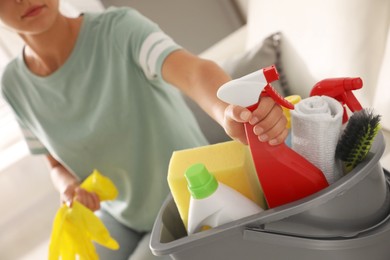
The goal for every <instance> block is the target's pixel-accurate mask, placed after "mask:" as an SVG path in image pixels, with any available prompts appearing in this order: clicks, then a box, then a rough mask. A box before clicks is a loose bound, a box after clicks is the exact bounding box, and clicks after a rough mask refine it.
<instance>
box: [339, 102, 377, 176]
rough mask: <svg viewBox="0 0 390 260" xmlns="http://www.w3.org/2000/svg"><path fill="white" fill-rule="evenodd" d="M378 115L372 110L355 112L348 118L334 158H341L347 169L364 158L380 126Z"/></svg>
mask: <svg viewBox="0 0 390 260" xmlns="http://www.w3.org/2000/svg"><path fill="white" fill-rule="evenodd" d="M379 122H380V115H374V113H373V111H372V110H367V109H363V110H361V111H358V112H355V113H354V114H353V115H352V116H351V117H350V119H349V121H348V124H347V127H346V128H345V130H344V132H343V134H342V136H341V138H340V140H339V142H338V144H337V147H336V158H338V159H340V160H342V161H343V162H344V164H345V167H346V169H347V171H350V170H352V169H353V168H354V167H355V166H356V165H357V164H358V163H359V162H361V161H362V160H364V158H365V157H366V155H367V153H368V152H369V150H370V149H371V145H372V142H373V140H374V138H375V136H376V134H377V133H378V130H379V128H380V126H379Z"/></svg>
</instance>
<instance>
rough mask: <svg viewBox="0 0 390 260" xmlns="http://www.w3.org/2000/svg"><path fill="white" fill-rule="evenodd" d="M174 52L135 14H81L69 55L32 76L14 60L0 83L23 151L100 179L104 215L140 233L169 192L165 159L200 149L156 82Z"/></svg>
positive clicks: (166, 89) (180, 108) (180, 105)
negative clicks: (113, 192)
mask: <svg viewBox="0 0 390 260" xmlns="http://www.w3.org/2000/svg"><path fill="white" fill-rule="evenodd" d="M178 49H180V47H179V46H178V45H177V44H175V43H174V42H173V41H172V40H171V39H170V38H169V37H168V36H166V35H165V34H164V33H163V32H161V30H160V29H159V27H158V26H157V25H156V24H154V23H152V22H151V21H149V20H148V19H146V18H145V17H143V16H142V15H141V14H139V13H138V12H137V11H135V10H133V9H130V8H111V9H108V10H107V11H105V12H104V13H101V14H91V13H86V14H85V15H84V20H83V23H82V27H81V31H80V34H79V37H78V39H77V42H76V45H75V47H74V50H73V51H72V53H71V55H70V57H69V58H68V60H67V61H66V62H65V64H64V65H63V66H62V67H61V68H59V69H58V70H57V71H55V72H54V73H53V74H51V75H49V76H47V77H39V76H37V75H35V74H33V73H31V72H30V71H29V70H28V68H27V67H26V65H25V63H24V61H23V57H22V55H20V56H19V57H17V58H16V59H15V60H13V61H12V62H11V63H10V64H9V65H8V66H7V68H6V70H5V72H4V74H3V77H2V90H3V95H4V97H5V98H6V100H7V101H8V102H9V104H10V105H11V107H12V108H13V110H14V112H15V114H16V118H17V119H18V121H19V123H20V125H21V127H22V130H23V132H24V133H25V139H26V141H27V143H28V146H29V148H30V150H31V152H32V153H34V154H47V153H50V154H51V155H52V156H54V158H56V159H57V160H58V161H59V162H61V163H62V164H63V165H64V166H65V167H67V169H69V170H70V171H71V172H72V173H73V174H75V175H76V176H77V177H78V178H79V179H80V180H83V179H85V178H86V177H87V176H88V175H89V174H90V173H91V172H92V171H93V169H98V170H99V171H100V172H102V174H104V175H106V176H108V177H109V178H110V179H111V180H112V181H113V182H114V183H115V185H116V186H117V188H118V190H119V196H118V198H117V199H116V200H115V201H110V202H105V203H102V204H103V205H102V206H103V208H105V209H106V210H108V211H109V212H110V213H111V214H112V215H113V216H114V217H115V218H116V219H117V220H118V221H120V222H121V223H123V224H125V225H127V226H128V227H131V228H133V229H135V230H139V231H147V230H150V229H151V228H152V226H153V222H154V220H155V217H156V215H157V212H158V211H159V209H160V207H161V204H162V202H163V200H164V199H165V198H166V196H167V194H168V192H169V188H168V184H167V178H166V177H167V170H168V164H169V160H170V157H171V155H172V152H173V151H175V150H180V149H186V148H190V147H196V146H201V145H206V144H207V141H206V139H205V137H204V136H203V134H202V133H201V130H200V128H199V127H198V125H197V123H196V120H195V118H194V116H193V115H192V113H191V112H190V110H189V109H188V107H187V106H186V104H185V102H184V100H183V98H182V97H181V94H180V93H179V91H178V90H177V89H176V88H174V87H173V86H171V85H169V84H167V83H166V82H165V81H164V80H163V79H162V76H161V67H162V63H163V61H164V59H165V58H166V57H167V56H168V55H169V54H170V53H172V52H173V51H175V50H178ZM26 171H28V169H26ZM26 174H28V172H26Z"/></svg>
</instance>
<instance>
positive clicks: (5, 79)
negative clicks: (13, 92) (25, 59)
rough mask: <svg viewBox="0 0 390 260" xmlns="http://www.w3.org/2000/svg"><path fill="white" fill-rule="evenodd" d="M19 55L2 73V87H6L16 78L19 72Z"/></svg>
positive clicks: (0, 77)
mask: <svg viewBox="0 0 390 260" xmlns="http://www.w3.org/2000/svg"><path fill="white" fill-rule="evenodd" d="M18 59H19V57H16V58H14V59H13V60H11V61H10V62H9V63H8V64H7V65H6V67H5V68H4V70H3V73H2V74H1V75H0V79H1V80H0V82H1V87H2V88H4V86H6V85H8V83H9V82H10V81H11V80H12V79H14V78H15V75H16V74H18V71H19V69H18V67H19V64H18V63H19V62H18Z"/></svg>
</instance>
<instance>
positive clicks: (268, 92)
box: [260, 83, 294, 109]
mask: <svg viewBox="0 0 390 260" xmlns="http://www.w3.org/2000/svg"><path fill="white" fill-rule="evenodd" d="M260 96H261V97H264V96H268V97H271V98H272V99H273V100H274V101H275V102H276V103H278V104H279V105H281V106H282V107H285V108H288V109H294V104H292V103H291V102H289V101H288V100H286V99H285V98H284V97H282V96H281V95H280V94H279V93H278V92H277V91H276V89H275V88H274V87H272V86H271V84H270V83H268V84H267V85H266V86H265V87H264V90H263V91H262V92H261V95H260Z"/></svg>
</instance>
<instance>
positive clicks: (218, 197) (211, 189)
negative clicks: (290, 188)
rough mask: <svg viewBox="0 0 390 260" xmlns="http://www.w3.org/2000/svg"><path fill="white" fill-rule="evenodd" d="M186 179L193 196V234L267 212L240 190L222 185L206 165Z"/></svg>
mask: <svg viewBox="0 0 390 260" xmlns="http://www.w3.org/2000/svg"><path fill="white" fill-rule="evenodd" d="M185 177H186V179H187V182H188V190H189V191H190V193H191V200H190V206H189V217H188V234H189V235H190V234H193V233H195V232H198V231H201V230H202V228H203V227H210V228H213V227H217V226H219V225H222V224H225V223H228V222H231V221H234V220H238V219H241V218H244V217H247V216H250V215H254V214H256V213H259V212H261V211H263V209H262V208H260V207H259V206H258V205H256V203H254V202H253V201H251V200H249V199H248V198H246V197H245V196H243V195H242V194H241V193H239V192H238V191H236V190H234V189H232V188H230V187H229V186H226V185H224V184H223V183H219V182H218V181H217V180H216V179H215V177H214V176H213V175H212V174H211V173H210V172H209V171H208V170H207V169H206V167H205V166H204V164H201V163H199V164H194V165H192V166H190V167H189V168H188V170H187V171H186V173H185Z"/></svg>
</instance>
